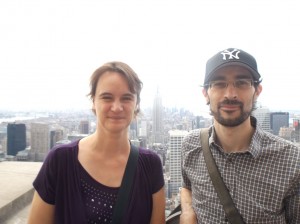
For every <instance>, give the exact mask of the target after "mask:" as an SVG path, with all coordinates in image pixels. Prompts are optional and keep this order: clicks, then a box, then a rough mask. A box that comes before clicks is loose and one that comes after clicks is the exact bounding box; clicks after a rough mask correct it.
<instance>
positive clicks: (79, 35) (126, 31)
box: [0, 0, 300, 114]
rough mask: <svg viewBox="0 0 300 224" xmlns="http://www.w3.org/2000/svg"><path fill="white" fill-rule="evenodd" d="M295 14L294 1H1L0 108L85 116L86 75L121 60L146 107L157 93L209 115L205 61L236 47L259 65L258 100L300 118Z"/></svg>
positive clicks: (166, 100) (298, 35)
mask: <svg viewBox="0 0 300 224" xmlns="http://www.w3.org/2000/svg"><path fill="white" fill-rule="evenodd" d="M299 8H300V2H297V1H294V0H287V1H284V2H283V1H280V0H274V1H272V2H262V1H258V0H255V1H251V0H244V1H238V0H230V1H226V2H224V1H220V0H210V1H206V0H204V1H201V2H199V1H188V2H186V1H183V0H174V1H171V0H166V1H143V2H140V1H129V0H126V1H117V0H114V1H92V0H87V1H81V0H76V1H63V2H61V1H57V0H54V1H38V0H31V1H29V2H28V1H26V2H23V1H19V0H12V1H8V2H7V1H4V2H1V3H0V21H1V22H0V27H1V29H2V32H3V34H4V35H2V37H1V40H2V41H1V42H0V48H1V52H0V60H1V64H0V74H1V88H0V102H1V103H0V109H1V110H4V109H7V110H9V109H13V110H65V109H89V108H91V102H90V101H89V99H88V98H87V97H86V94H87V93H88V92H89V77H90V75H91V74H92V72H93V71H94V70H95V69H96V68H98V67H99V66H101V65H102V64H103V63H105V62H107V61H112V60H119V61H124V62H125V63H128V64H129V65H130V66H131V67H132V68H133V69H134V70H135V71H136V72H137V74H138V75H139V76H140V78H141V80H142V81H143V83H144V87H143V89H142V93H141V106H142V107H143V108H145V107H149V106H151V105H152V104H153V99H154V97H155V94H156V90H157V88H159V90H160V93H161V96H162V104H163V105H164V106H166V107H177V108H186V109H188V110H190V111H192V112H193V113H195V114H201V113H206V114H208V110H209V109H208V106H206V103H205V99H204V97H203V96H202V92H201V87H200V85H201V84H202V82H203V78H204V73H205V63H206V61H207V59H208V58H209V57H211V56H212V55H213V54H215V53H216V52H218V51H220V50H223V49H225V48H228V47H237V48H241V49H243V50H245V51H248V52H249V53H251V54H253V55H254V56H255V58H256V59H257V63H258V70H259V72H260V73H261V75H262V78H263V82H262V85H263V91H262V94H261V96H260V97H259V99H258V100H259V102H261V103H262V105H263V106H266V107H268V108H270V109H271V110H280V111H286V110H300V107H299V105H297V102H298V100H297V99H299V98H300V92H299V90H298V83H297V80H298V76H297V75H298V74H297V73H299V71H300V64H299V63H298V52H300V42H299V39H300V33H299V32H298V27H299V25H300V14H299V13H298V10H299ZM254 12H255V13H254ZM226 21H227V22H226Z"/></svg>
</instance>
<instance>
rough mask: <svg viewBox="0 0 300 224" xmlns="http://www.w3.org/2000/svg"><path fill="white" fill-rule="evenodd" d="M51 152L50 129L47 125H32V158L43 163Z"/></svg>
mask: <svg viewBox="0 0 300 224" xmlns="http://www.w3.org/2000/svg"><path fill="white" fill-rule="evenodd" d="M49 150H50V127H49V124H46V123H32V124H31V151H30V158H31V159H32V160H34V161H43V160H44V159H45V158H46V156H47V154H48V152H49Z"/></svg>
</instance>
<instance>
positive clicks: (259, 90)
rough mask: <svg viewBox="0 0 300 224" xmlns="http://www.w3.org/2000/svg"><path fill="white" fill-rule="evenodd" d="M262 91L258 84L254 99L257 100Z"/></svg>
mask: <svg viewBox="0 0 300 224" xmlns="http://www.w3.org/2000/svg"><path fill="white" fill-rule="evenodd" d="M261 91H262V85H261V84H259V85H258V86H257V87H256V88H255V93H254V99H255V100H257V98H258V97H259V95H260V94H261Z"/></svg>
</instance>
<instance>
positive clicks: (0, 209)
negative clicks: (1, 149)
mask: <svg viewBox="0 0 300 224" xmlns="http://www.w3.org/2000/svg"><path fill="white" fill-rule="evenodd" d="M41 165H42V163H41V162H17V161H3V162H0V223H3V224H15V223H18V224H25V223H27V216H28V212H29V208H30V203H31V200H32V196H33V192H34V189H33V186H32V182H33V180H34V179H35V177H36V175H37V173H38V171H39V170H40V167H41Z"/></svg>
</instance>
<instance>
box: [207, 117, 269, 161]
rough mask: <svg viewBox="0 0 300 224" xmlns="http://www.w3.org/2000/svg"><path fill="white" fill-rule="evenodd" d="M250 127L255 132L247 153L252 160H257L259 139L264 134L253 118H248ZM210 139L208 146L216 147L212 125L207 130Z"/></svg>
mask: <svg viewBox="0 0 300 224" xmlns="http://www.w3.org/2000/svg"><path fill="white" fill-rule="evenodd" d="M250 122H251V126H252V127H254V128H255V132H254V134H253V136H252V138H251V142H250V146H249V149H248V151H247V152H249V153H250V154H251V155H252V156H253V157H254V158H257V157H258V156H259V154H260V152H261V150H262V149H261V144H260V142H261V139H263V136H264V132H263V130H262V128H261V127H260V126H259V125H258V124H257V119H256V118H255V117H253V116H250ZM209 133H210V138H209V144H212V143H213V144H214V145H218V144H217V141H216V133H215V130H214V128H213V125H212V126H211V127H210V129H209Z"/></svg>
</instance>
